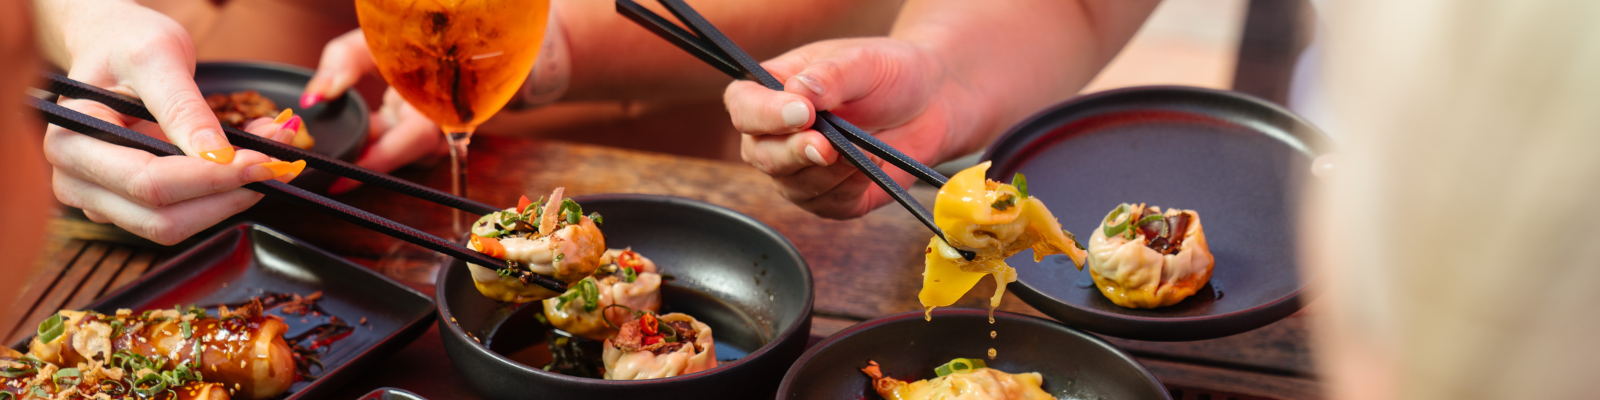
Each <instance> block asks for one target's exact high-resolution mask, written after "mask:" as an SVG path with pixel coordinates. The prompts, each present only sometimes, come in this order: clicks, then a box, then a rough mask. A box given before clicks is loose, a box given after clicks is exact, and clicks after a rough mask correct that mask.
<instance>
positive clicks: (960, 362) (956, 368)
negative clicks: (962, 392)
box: [933, 358, 989, 376]
mask: <svg viewBox="0 0 1600 400" xmlns="http://www.w3.org/2000/svg"><path fill="white" fill-rule="evenodd" d="M988 367H989V366H988V365H985V364H984V363H983V360H981V359H977V358H957V359H954V360H950V362H947V363H945V364H944V365H940V366H939V367H938V368H934V369H933V373H935V374H939V376H945V375H950V374H954V373H962V372H971V371H973V370H976V369H979V368H988Z"/></svg>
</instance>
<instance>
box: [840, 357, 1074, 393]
mask: <svg viewBox="0 0 1600 400" xmlns="http://www.w3.org/2000/svg"><path fill="white" fill-rule="evenodd" d="M861 372H865V373H866V374H867V376H869V377H871V378H872V389H873V390H874V391H876V392H878V395H879V396H883V398H885V399H892V400H1055V397H1054V396H1051V395H1050V394H1049V393H1047V392H1045V391H1044V388H1043V386H1044V376H1043V375H1039V373H1038V372H1024V373H1019V374H1011V373H1006V372H1005V371H1001V370H997V369H993V368H984V367H978V368H971V369H967V370H963V371H958V372H950V373H947V374H946V375H944V376H940V377H937V378H933V379H923V380H920V381H916V382H906V381H902V380H899V379H895V378H890V377H886V376H883V373H882V372H880V370H879V368H878V363H877V362H871V365H870V366H868V367H866V368H863V369H862V370H861Z"/></svg>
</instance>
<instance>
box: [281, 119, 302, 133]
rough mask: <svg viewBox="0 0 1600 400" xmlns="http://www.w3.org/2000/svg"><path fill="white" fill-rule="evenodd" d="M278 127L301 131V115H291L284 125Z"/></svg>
mask: <svg viewBox="0 0 1600 400" xmlns="http://www.w3.org/2000/svg"><path fill="white" fill-rule="evenodd" d="M278 129H284V130H288V131H290V132H300V116H298V115H296V116H293V117H289V120H288V121H284V123H283V127H281V128H278Z"/></svg>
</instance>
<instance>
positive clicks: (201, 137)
mask: <svg viewBox="0 0 1600 400" xmlns="http://www.w3.org/2000/svg"><path fill="white" fill-rule="evenodd" d="M184 39H185V40H184V41H183V42H184V43H182V45H184V46H186V47H188V48H190V49H192V48H193V46H192V45H189V44H188V41H187V38H184ZM157 53H163V52H160V51H144V52H137V53H135V54H141V55H144V54H157ZM192 53H193V51H192V50H190V51H189V55H190V57H172V56H154V55H152V56H141V57H134V58H133V59H131V60H129V62H128V63H127V64H126V65H116V66H113V69H116V70H119V71H116V72H115V74H116V75H117V76H121V77H127V78H126V79H127V82H128V87H129V89H131V90H132V91H133V92H134V93H135V94H137V95H138V96H139V97H140V98H141V99H142V100H144V104H145V106H146V107H148V108H149V109H150V114H152V115H154V116H155V117H156V121H160V123H161V130H162V131H163V132H165V133H166V136H167V140H168V141H170V142H172V144H174V145H177V146H178V148H180V149H183V152H184V153H185V154H188V155H191V156H198V157H200V158H202V159H206V160H210V161H214V162H217V163H220V164H228V163H230V162H233V158H234V151H233V146H232V145H231V144H229V143H228V138H227V137H225V136H223V135H222V124H221V123H219V122H217V116H216V114H213V113H212V112H211V107H210V106H208V105H206V100H205V97H203V96H201V95H200V88H199V87H197V86H195V83H194V61H193V58H192Z"/></svg>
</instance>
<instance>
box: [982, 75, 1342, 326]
mask: <svg viewBox="0 0 1600 400" xmlns="http://www.w3.org/2000/svg"><path fill="white" fill-rule="evenodd" d="M1328 146H1329V144H1328V143H1327V140H1326V139H1325V138H1324V136H1323V135H1322V133H1320V132H1319V131H1317V130H1316V129H1315V128H1313V127H1312V126H1311V125H1310V124H1309V123H1307V122H1305V121H1304V120H1302V119H1300V118H1299V117H1297V116H1295V115H1294V114H1292V113H1290V112H1289V111H1288V110H1285V109H1283V108H1281V107H1278V106H1275V105H1272V104H1271V103H1268V102H1266V101H1264V100H1260V99H1256V98H1253V97H1249V96H1246V95H1243V94H1239V93H1234V92H1226V91H1219V90H1210V89H1201V88H1190V87H1174V86H1155V87H1139V88H1129V89H1119V90H1112V91H1107V92H1101V93H1096V94H1091V95H1087V96H1082V97H1079V98H1076V99H1072V100H1069V101H1067V102H1063V103H1061V104H1058V105H1056V106H1053V107H1051V108H1049V109H1046V110H1045V111H1042V112H1040V113H1038V114H1035V115H1034V116H1033V117H1031V118H1029V119H1028V120H1027V121H1025V122H1023V123H1022V124H1019V125H1017V126H1016V127H1014V128H1012V129H1011V131H1010V132H1008V133H1006V135H1005V136H1003V137H1002V138H1001V139H1000V140H999V141H997V142H996V143H995V144H994V145H993V146H991V147H990V148H989V151H988V152H987V153H986V154H984V157H983V158H984V159H985V160H993V161H994V165H993V167H991V168H990V169H989V178H990V179H995V180H1001V181H1010V180H1011V177H1012V174H1014V173H1018V172H1021V173H1023V174H1025V175H1027V177H1028V189H1029V191H1030V192H1031V194H1032V195H1035V196H1038V197H1039V198H1040V199H1042V200H1044V202H1045V204H1046V205H1048V206H1049V207H1050V209H1051V211H1053V212H1054V213H1055V215H1056V217H1057V218H1059V219H1060V221H1061V225H1062V227H1063V228H1066V229H1067V230H1069V231H1072V232H1073V233H1076V234H1077V235H1078V237H1079V238H1082V239H1084V240H1087V239H1088V238H1089V236H1090V234H1091V233H1092V232H1093V229H1096V228H1098V227H1099V223H1100V220H1101V219H1102V218H1104V217H1105V215H1106V213H1108V212H1110V211H1111V209H1113V208H1116V206H1117V204H1119V203H1125V202H1126V203H1147V204H1150V205H1155V206H1161V207H1162V208H1168V207H1177V208H1184V209H1192V210H1195V211H1197V212H1199V213H1200V218H1201V220H1202V221H1204V223H1205V233H1206V239H1207V242H1208V243H1209V244H1210V246H1211V253H1212V255H1213V256H1215V257H1216V266H1215V268H1214V269H1213V273H1212V276H1211V283H1210V284H1209V285H1207V286H1206V287H1204V288H1202V289H1201V290H1200V292H1198V293H1196V294H1195V295H1194V296H1191V297H1189V298H1188V299H1186V300H1184V301H1183V302H1180V303H1178V304H1175V305H1172V306H1169V307H1162V308H1156V309H1130V308H1123V307H1120V306H1117V305H1115V304H1112V303H1111V301H1110V300H1107V299H1106V298H1105V296H1103V295H1101V294H1100V291H1099V290H1098V289H1096V288H1095V286H1094V282H1093V281H1092V280H1091V279H1090V278H1089V272H1088V271H1079V270H1078V269H1076V268H1073V266H1072V263H1071V261H1069V260H1067V259H1066V258H1065V257H1064V256H1055V257H1049V258H1046V259H1045V261H1044V262H1042V263H1035V262H1033V258H1032V254H1031V253H1029V252H1023V254H1019V255H1017V256H1016V257H1012V258H1010V259H1008V260H1006V261H1007V262H1008V263H1009V264H1011V265H1012V266H1014V267H1016V268H1017V275H1018V281H1019V282H1018V283H1020V285H1013V286H1012V287H1013V288H1014V290H1015V291H1016V293H1017V296H1018V297H1020V298H1022V300H1023V301H1026V302H1027V303H1028V304H1029V305H1032V306H1033V307H1034V308H1037V309H1039V311H1042V312H1044V313H1045V314H1047V315H1049V316H1051V317H1054V318H1056V319H1058V320H1061V321H1062V322H1064V323H1066V324H1068V325H1070V326H1074V327H1078V328H1082V329H1086V330H1090V331H1094V332H1097V333H1102V334H1106V335H1111V336H1117V337H1122V338H1128V339H1138V340H1164V341H1177V340H1200V339H1210V338H1216V337H1222V336H1228V335H1232V334H1236V333H1240V332H1245V331H1248V330H1251V329H1255V328H1259V327H1261V326H1263V325H1266V324H1269V323H1272V322H1274V321H1277V320H1279V319H1282V318H1283V317H1286V316H1288V315H1289V314H1293V313H1294V312H1295V311H1297V310H1299V309H1300V307H1301V306H1302V303H1303V299H1301V296H1302V292H1303V291H1304V289H1305V287H1306V284H1307V282H1308V281H1309V279H1302V277H1301V276H1300V275H1299V270H1298V262H1297V260H1296V257H1297V254H1296V240H1295V237H1296V228H1295V211H1294V210H1295V203H1296V202H1295V200H1294V198H1293V196H1294V195H1295V188H1296V187H1297V186H1298V185H1299V183H1300V182H1303V180H1304V179H1307V177H1308V176H1310V171H1311V168H1310V167H1311V159H1312V158H1313V157H1314V156H1315V155H1317V154H1321V153H1323V152H1325V151H1327V149H1328Z"/></svg>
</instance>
